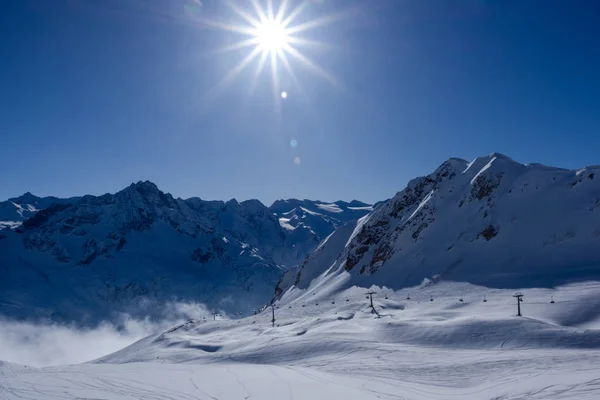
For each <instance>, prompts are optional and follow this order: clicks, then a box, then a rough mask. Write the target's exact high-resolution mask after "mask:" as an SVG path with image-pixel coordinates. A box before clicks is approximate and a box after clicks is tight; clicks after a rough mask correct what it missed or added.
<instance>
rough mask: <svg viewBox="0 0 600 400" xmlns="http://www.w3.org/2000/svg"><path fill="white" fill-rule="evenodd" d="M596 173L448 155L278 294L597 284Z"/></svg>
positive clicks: (322, 249)
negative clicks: (456, 284)
mask: <svg viewBox="0 0 600 400" xmlns="http://www.w3.org/2000/svg"><path fill="white" fill-rule="evenodd" d="M599 172H600V167H588V168H582V169H580V170H565V169H559V168H551V167H546V166H543V165H539V164H528V165H524V164H520V163H518V162H516V161H514V160H512V159H510V158H508V157H506V156H504V155H501V154H491V155H489V156H486V157H479V158H476V159H475V160H473V161H472V162H470V163H469V162H467V161H465V160H461V159H456V158H452V159H449V160H448V161H446V162H444V163H443V164H442V165H441V166H440V167H439V168H438V169H437V170H436V171H435V172H433V173H432V174H430V175H428V176H425V177H421V178H417V179H414V180H412V181H411V182H409V183H408V185H407V186H406V188H405V189H404V190H402V191H401V192H399V193H398V194H397V195H396V196H395V197H394V198H392V199H391V200H389V201H388V202H387V203H385V204H383V205H381V206H379V207H378V208H377V209H376V210H375V211H374V212H372V213H371V214H369V215H367V216H365V217H363V218H361V219H360V220H359V221H358V223H350V224H348V225H346V226H345V227H343V228H341V229H338V230H337V231H336V232H335V233H334V234H333V235H332V236H331V237H329V238H328V239H327V241H325V242H324V243H322V244H321V245H320V246H319V248H318V249H317V250H315V251H314V253H312V254H311V255H310V256H309V257H308V258H307V259H306V260H305V261H304V262H303V263H302V265H300V266H299V267H298V268H295V269H292V270H290V271H289V272H287V273H286V275H285V276H284V277H283V279H282V282H280V284H279V286H278V287H277V290H276V293H277V296H281V295H282V294H284V293H285V292H287V291H288V290H289V289H290V288H292V287H294V289H293V290H292V291H291V292H290V293H289V294H288V296H292V292H294V290H296V289H307V288H309V286H311V291H312V290H315V291H326V292H327V291H329V292H331V291H335V290H340V289H341V288H343V287H349V286H352V285H359V286H362V287H369V286H370V285H373V284H375V285H382V286H383V285H384V286H387V287H391V288H402V287H408V286H413V285H418V284H421V283H423V282H427V281H428V280H429V281H438V280H445V281H462V282H470V283H474V284H479V285H485V286H488V287H504V288H509V287H513V288H514V287H533V286H538V287H551V286H554V285H557V284H561V283H565V282H568V281H576V280H583V279H588V278H591V279H597V278H600V252H599V251H598V249H600V179H599V176H600V175H598V173H599ZM317 288H318V289H317ZM296 291H297V290H296Z"/></svg>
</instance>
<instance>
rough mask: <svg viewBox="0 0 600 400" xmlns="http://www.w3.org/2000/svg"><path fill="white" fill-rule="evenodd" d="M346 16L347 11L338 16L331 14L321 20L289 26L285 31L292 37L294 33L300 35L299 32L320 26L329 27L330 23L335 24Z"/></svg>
mask: <svg viewBox="0 0 600 400" xmlns="http://www.w3.org/2000/svg"><path fill="white" fill-rule="evenodd" d="M347 14H348V11H346V12H340V13H338V14H332V15H328V16H325V17H322V18H318V19H313V20H311V21H307V22H305V23H303V24H299V25H294V26H291V27H289V28H286V29H287V31H288V34H289V35H294V34H296V33H300V32H304V31H307V30H310V29H314V28H318V27H320V26H324V25H329V24H331V23H332V22H335V21H337V20H339V19H341V18H343V17H344V16H346V15H347ZM286 26H287V25H286Z"/></svg>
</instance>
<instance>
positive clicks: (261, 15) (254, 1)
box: [252, 0, 267, 23]
mask: <svg viewBox="0 0 600 400" xmlns="http://www.w3.org/2000/svg"><path fill="white" fill-rule="evenodd" d="M252 7H254V11H255V12H256V15H258V18H259V19H260V22H261V23H263V22H265V21H266V20H267V16H266V15H265V12H264V11H263V9H262V7H261V6H260V4H259V3H258V0H252Z"/></svg>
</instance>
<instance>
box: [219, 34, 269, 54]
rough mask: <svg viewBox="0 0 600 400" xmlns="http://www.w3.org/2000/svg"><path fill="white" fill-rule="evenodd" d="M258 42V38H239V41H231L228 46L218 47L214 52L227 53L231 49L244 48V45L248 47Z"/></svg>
mask: <svg viewBox="0 0 600 400" xmlns="http://www.w3.org/2000/svg"><path fill="white" fill-rule="evenodd" d="M257 44H258V39H257V38H250V39H246V40H240V41H239V42H236V43H233V44H231V45H229V46H226V47H221V48H219V49H217V50H216V51H215V52H214V53H215V54H223V53H228V52H231V51H235V50H241V49H244V48H246V47H250V46H252V45H254V46H256V45H257Z"/></svg>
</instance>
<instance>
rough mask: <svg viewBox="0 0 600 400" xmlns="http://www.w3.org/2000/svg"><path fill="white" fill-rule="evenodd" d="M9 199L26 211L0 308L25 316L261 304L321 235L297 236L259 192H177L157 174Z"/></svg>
mask: <svg viewBox="0 0 600 400" xmlns="http://www.w3.org/2000/svg"><path fill="white" fill-rule="evenodd" d="M17 200H18V202H17ZM2 204H3V207H4V208H3V210H8V211H6V214H3V216H8V217H9V218H11V219H12V220H14V219H16V218H15V216H14V215H11V214H9V211H11V210H13V209H16V210H17V215H18V216H19V217H20V218H21V219H20V220H19V221H18V222H19V226H18V227H14V228H13V229H5V230H3V231H2V232H0V314H2V315H8V316H14V317H18V318H33V317H49V318H52V319H56V320H65V319H66V320H70V319H74V320H78V321H83V322H85V321H93V320H97V319H100V318H110V315H111V314H114V313H118V312H128V313H143V314H150V315H158V314H159V313H160V312H173V310H172V309H173V307H174V306H173V304H175V303H173V302H176V301H183V302H192V301H193V302H201V303H204V304H207V305H208V306H209V307H211V308H214V309H215V310H224V311H226V312H228V313H232V314H233V313H239V312H243V313H251V312H252V310H253V309H254V308H257V307H258V306H261V305H263V304H265V303H266V302H267V301H268V300H269V297H270V296H271V295H272V292H273V287H274V286H275V284H276V282H277V281H278V279H279V278H280V276H281V274H282V271H283V270H284V269H285V268H289V267H292V266H294V265H296V264H297V263H298V262H299V260H301V259H303V258H304V257H305V256H306V254H308V252H310V251H312V250H313V249H314V248H315V247H316V245H317V243H318V238H315V237H313V236H312V235H306V236H304V237H302V236H299V235H295V236H294V237H293V238H292V235H291V234H290V232H289V231H288V230H286V229H284V228H282V226H281V225H280V221H279V219H278V218H277V217H276V216H275V215H274V214H273V212H272V211H270V210H269V208H267V207H266V206H265V205H263V204H262V203H261V202H259V201H258V200H248V201H243V202H237V201H236V200H230V201H227V202H223V201H204V200H201V199H199V198H191V199H187V200H182V199H175V198H173V197H172V196H171V195H170V194H165V193H163V192H161V191H160V190H159V189H158V188H157V187H156V185H154V184H153V183H151V182H138V183H136V184H132V185H131V186H129V187H128V188H126V189H124V190H122V191H120V192H118V193H116V194H114V195H113V194H105V195H103V196H99V197H97V196H90V195H87V196H83V197H81V198H73V199H68V200H61V199H55V198H53V199H50V198H46V199H40V198H37V197H35V196H32V195H29V194H27V195H25V196H22V197H20V198H17V199H11V200H10V201H8V202H4V203H2ZM24 205H29V206H24ZM11 207H12V208H11ZM21 211H22V213H21ZM27 217H29V218H27ZM307 232H308V231H307Z"/></svg>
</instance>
